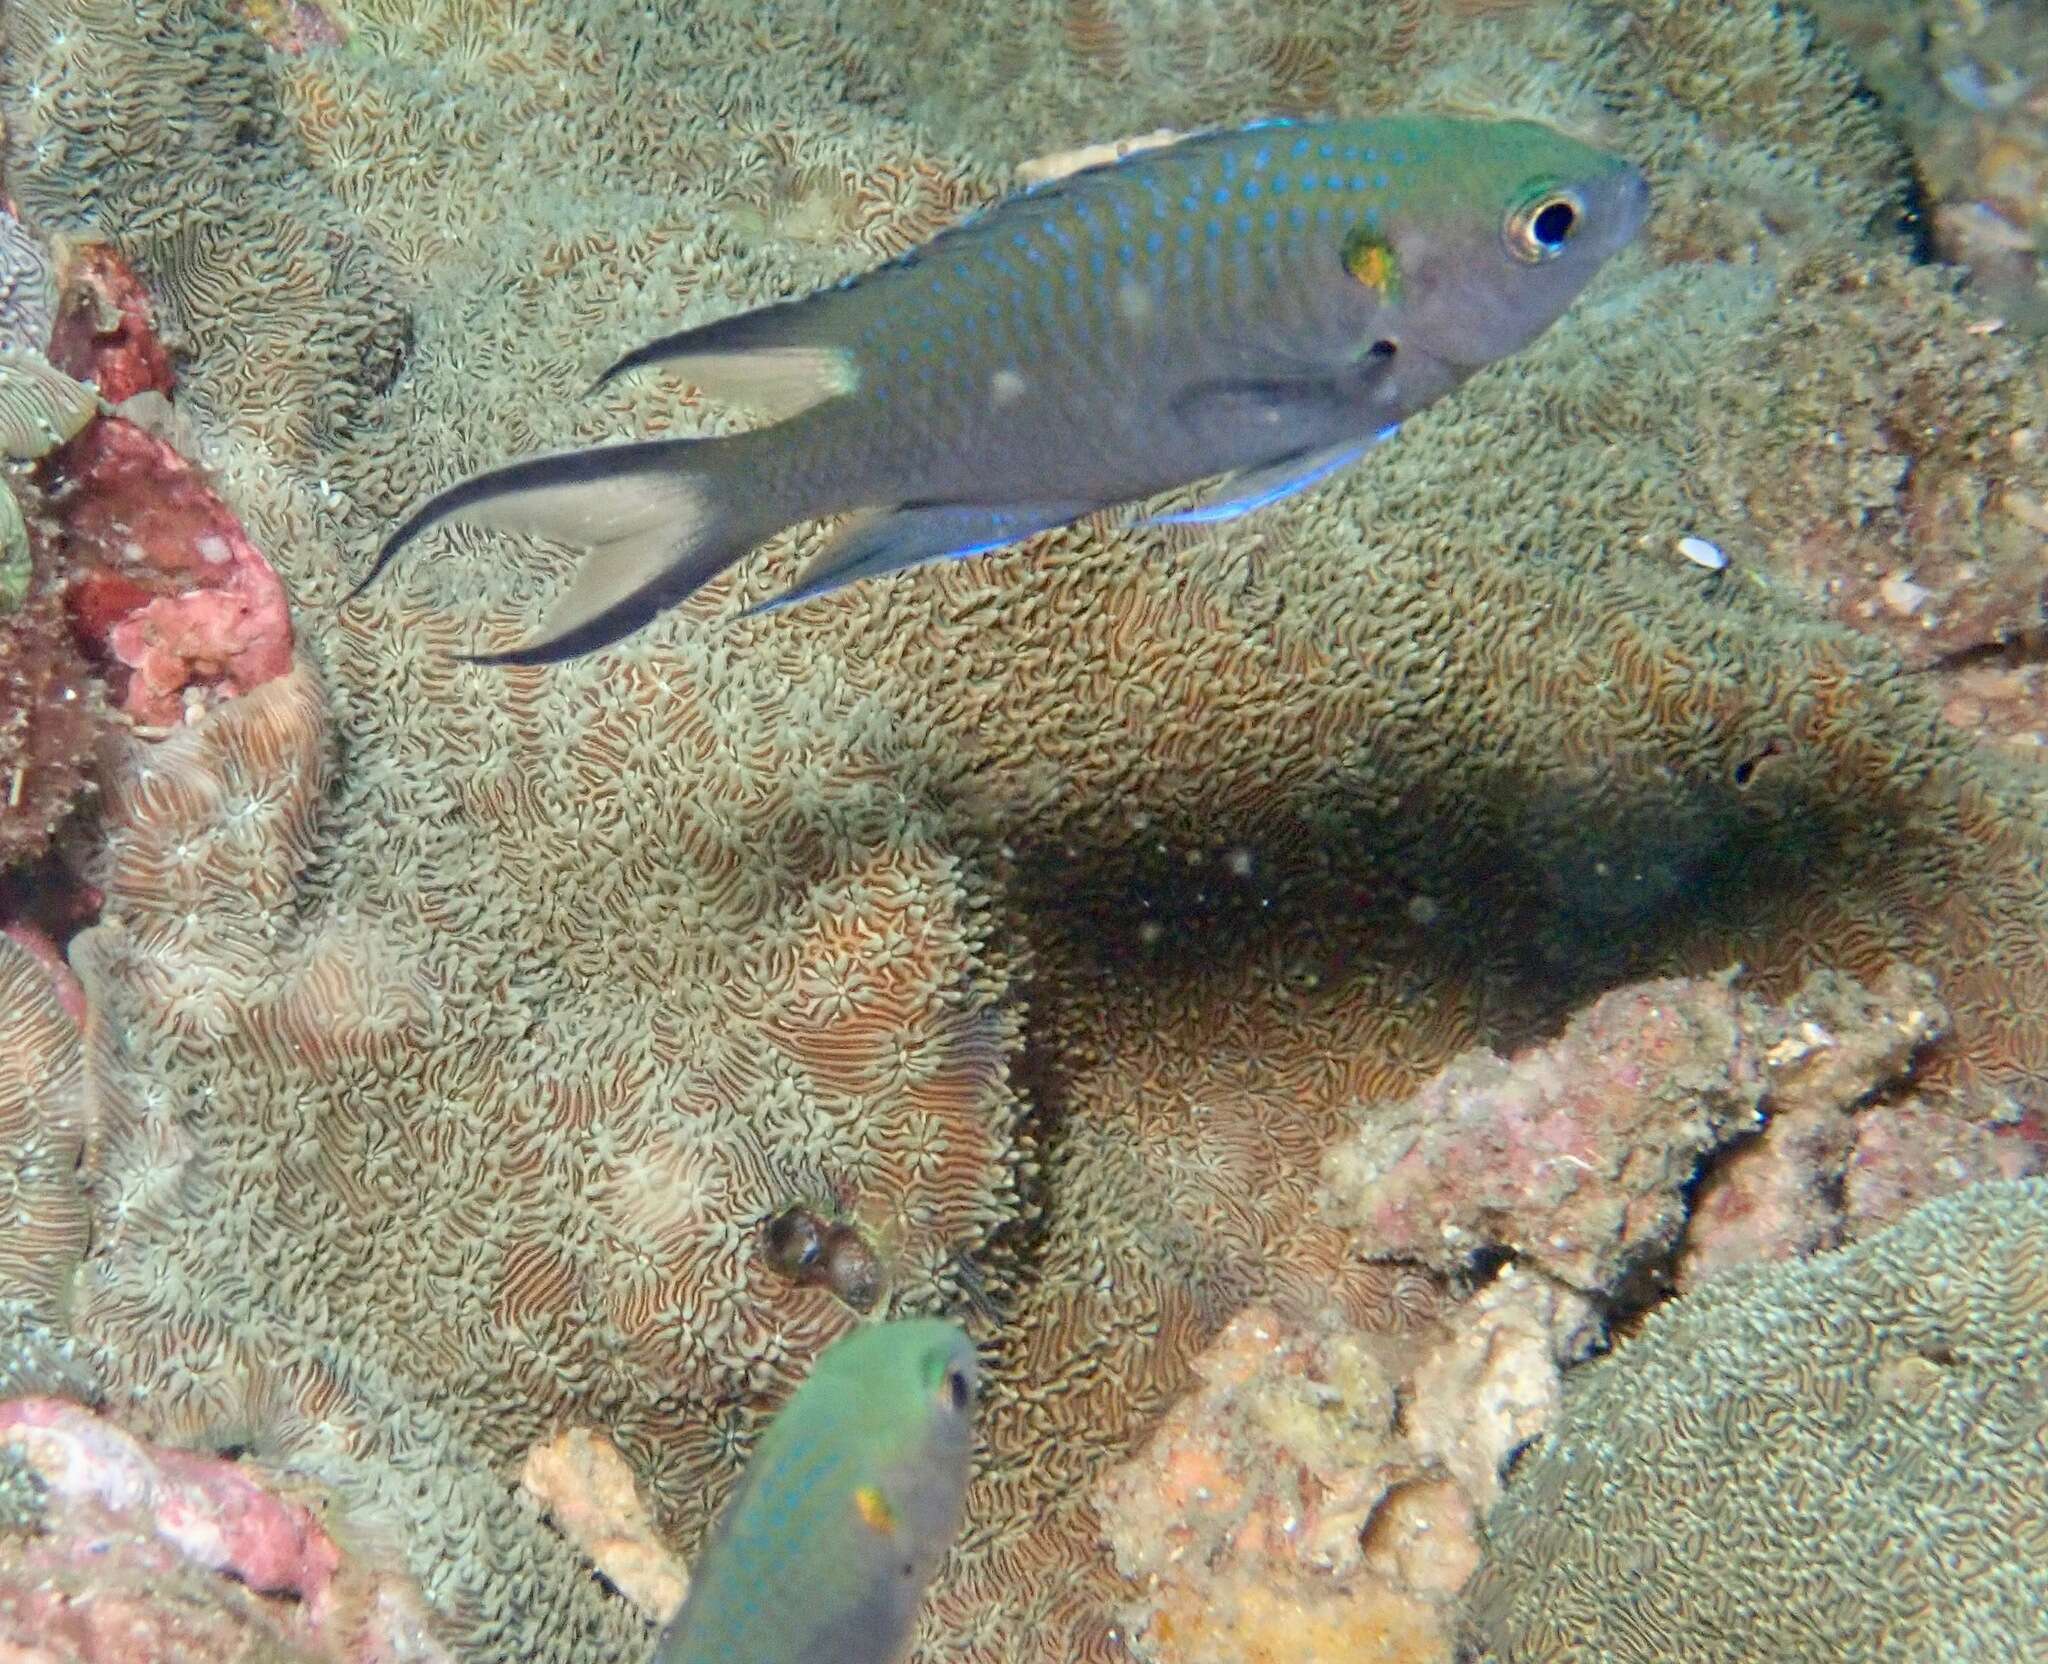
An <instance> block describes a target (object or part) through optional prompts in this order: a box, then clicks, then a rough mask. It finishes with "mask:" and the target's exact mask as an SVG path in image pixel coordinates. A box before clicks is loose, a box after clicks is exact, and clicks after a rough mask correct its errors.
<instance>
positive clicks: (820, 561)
mask: <svg viewBox="0 0 2048 1664" xmlns="http://www.w3.org/2000/svg"><path fill="white" fill-rule="evenodd" d="M1096 506H1097V505H1095V504H1093V503H1021V504H1015V505H1005V506H1002V507H996V508H989V507H984V506H981V505H976V504H962V503H940V504H929V503H927V504H910V505H907V506H905V507H902V508H897V509H886V510H870V511H869V512H867V513H865V514H862V515H857V516H855V518H854V519H852V520H850V521H849V522H848V523H847V524H846V525H845V526H843V527H841V528H840V530H839V532H838V534H837V535H836V536H835V537H833V538H832V540H831V541H830V542H829V543H827V544H826V545H825V547H824V548H823V549H821V550H819V551H818V554H817V557H816V558H815V559H814V560H812V562H811V563H810V565H808V566H806V567H805V568H804V569H803V571H802V572H801V573H799V574H798V576H797V580H796V582H795V583H793V584H791V585H790V587H789V588H788V589H787V590H785V591H784V592H783V593H782V594H780V595H778V596H776V597H775V598H774V599H773V600H770V601H763V602H761V603H760V604H759V605H757V606H753V607H749V608H748V609H747V613H746V614H745V615H743V616H750V615H752V614H754V613H760V612H773V611H775V610H776V609H777V608H780V607H787V606H793V605H794V604H795V603H796V602H798V601H807V600H809V599H810V598H811V597H812V596H814V595H823V594H826V593H827V592H828V591H831V590H835V589H839V588H841V587H843V586H844V585H846V584H850V583H855V582H858V581H859V580H860V579H862V578H872V577H876V576H878V575H879V574H881V573H884V572H896V571H900V570H902V569H903V568H904V567H907V566H922V565H924V564H925V563H926V562H927V561H935V560H962V559H965V558H966V557H967V556H969V555H979V554H985V553H987V552H988V551H989V550H991V549H1000V548H1001V547H1002V546H1003V545H1004V544H1006V543H1015V542H1017V541H1018V540H1019V539H1022V538H1026V537H1029V536H1031V534H1032V533H1034V532H1041V531H1044V530H1045V529H1046V528H1047V527H1049V526H1062V525H1065V524H1066V523H1067V522H1068V521H1069V520H1073V519H1077V518H1079V517H1080V516H1081V515H1083V514H1086V513H1087V512H1088V511H1089V510H1090V509H1091V508H1094V507H1096Z"/></svg>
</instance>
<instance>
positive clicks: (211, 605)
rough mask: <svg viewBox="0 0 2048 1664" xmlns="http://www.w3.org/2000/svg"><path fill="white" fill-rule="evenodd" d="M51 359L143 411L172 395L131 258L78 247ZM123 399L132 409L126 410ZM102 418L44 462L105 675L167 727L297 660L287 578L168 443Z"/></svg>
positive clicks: (88, 635)
mask: <svg viewBox="0 0 2048 1664" xmlns="http://www.w3.org/2000/svg"><path fill="white" fill-rule="evenodd" d="M50 359H51V362H52V363H54V364H56V365H57V367H58V368H60V369H62V370H63V371H64V372H65V373H66V374H68V375H72V376H75V377H77V378H79V379H80V380H82V381H91V382H93V383H94V384H95V385H96V386H97V387H98V389H99V393H100V397H101V399H102V400H104V401H105V402H106V403H107V404H109V405H119V406H121V407H122V408H123V409H124V410H125V411H127V412H129V415H134V416H137V417H142V416H144V415H145V407H148V408H153V409H154V410H158V411H160V410H162V409H163V408H164V401H165V400H166V399H168V397H169V395H170V393H171V391H172V389H173V386H174V381H173V376H172V372H171V365H170V359H169V356H168V355H167V354H166V353H165V351H164V348H163V345H162V343H161V342H160V341H159V340H158V339H157V336H156V330H155V325H154V321H153V319H152V316H151V312H150V306H149V300H148V297H147V294H146V293H145V291H144V289H143V287H142V285H141V283H140V282H139V281H138V280H137V278H136V276H135V274H134V273H133V272H132V271H130V270H129V269H128V267H127V265H126V264H125V263H124V262H123V261H122V260H121V258H120V256H119V255H117V254H115V253H114V252H113V250H111V249H109V248H107V247H105V246H104V245H99V244H88V245H84V246H82V247H80V248H77V249H74V250H72V251H70V254H69V256H68V259H67V262H66V266H65V270H64V287H63V296H62V300H61V302H60V305H59V309H58V316H57V323H56V328H55V331H54V334H53V336H52V339H51V345H50ZM124 401H133V403H132V404H131V403H126V402H124ZM129 415H115V414H109V415H103V416H101V417H99V418H98V419H97V420H95V421H94V422H92V423H91V425H89V426H88V427H87V428H86V429H85V431H84V432H83V433H81V434H79V435H78V437H77V438H75V439H73V440H72V441H71V442H70V443H69V444H67V445H66V446H64V447H63V449H61V450H60V451H58V452H56V453H55V454H54V455H53V456H51V457H50V458H49V459H48V460H47V461H46V462H45V463H44V465H43V469H42V473H41V476H40V478H41V483H42V485H43V486H44V488H45V490H46V491H47V493H48V496H49V500H50V505H51V509H52V512H53V514H54V516H55V519H56V523H57V525H58V528H59V536H60V549H61V561H62V564H63V568H64V571H65V572H66V574H67V576H68V579H69V585H70V587H69V591H68V597H67V600H68V606H69V609H70V614H71V621H72V627H73V629H74V631H75V632H76V633H77V635H78V638H79V640H80V642H81V643H82V644H83V645H84V647H85V648H86V650H87V651H88V652H89V653H91V654H93V655H94V656H95V657H96V658H97V659H98V660H99V661H100V663H101V664H102V665H103V666H104V667H105V668H106V670H107V672H108V676H109V680H110V681H111V683H112V684H113V686H112V693H113V697H114V701H115V703H116V704H117V705H119V707H120V708H121V709H123V710H125V711H127V712H128V714H129V715H130V716H132V717H134V718H135V719H136V720H137V721H138V722H142V723H148V724H153V725H160V726H161V725H169V724H172V723H175V722H178V721H180V720H181V719H182V718H183V716H184V714H185V704H186V698H185V695H186V692H187V690H188V689H191V688H194V687H200V688H214V689H217V690H218V691H219V692H221V693H222V694H224V695H233V694H237V693H246V692H248V691H249V689H251V688H253V687H258V686H260V685H261V684H262V683H264V682H267V681H269V680H270V679H271V678H272V677H273V676H281V675H283V674H284V672H285V671H286V670H288V669H289V668H290V667H291V658H292V630H291V618H290V613H289V610H288V608H287V605H286V599H285V592H284V585H283V584H282V583H281V582H280V581H279V579H278V576H277V574H276V572H274V571H273V570H272V569H271V566H270V563H269V562H268V561H267V560H265V559H264V558H263V556H262V554H261V553H259V552H258V550H257V549H256V546H255V545H254V544H253V543H252V542H251V541H250V539H249V536H248V534H247V533H246V532H245V531H244V530H243V529H242V523H241V520H240V519H239V518H238V517H237V516H236V515H235V513H234V512H233V511H232V510H231V509H230V508H228V506H227V505H226V504H225V503H223V502H222V501H221V499H220V497H219V496H218V495H217V494H216V493H215V492H214V490H213V488H212V487H211V486H210V485H209V484H208V483H207V481H206V479H205V477H204V475H203V474H202V473H201V472H200V470H199V469H198V468H196V467H195V466H194V465H193V464H192V463H191V462H189V461H187V460H186V459H185V458H184V457H182V456H180V455H179V454H178V452H177V450H176V449H175V447H173V446H172V445H171V444H170V443H169V442H167V441H166V440H164V439H163V438H161V437H159V436H158V435H157V434H155V433H153V432H151V431H149V429H148V428H147V427H145V426H144V425H142V422H141V421H139V420H131V419H129Z"/></svg>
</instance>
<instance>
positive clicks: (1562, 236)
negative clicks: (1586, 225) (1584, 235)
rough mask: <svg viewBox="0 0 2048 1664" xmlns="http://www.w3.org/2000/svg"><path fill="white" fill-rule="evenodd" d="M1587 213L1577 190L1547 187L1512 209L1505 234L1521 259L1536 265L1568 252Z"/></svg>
mask: <svg viewBox="0 0 2048 1664" xmlns="http://www.w3.org/2000/svg"><path fill="white" fill-rule="evenodd" d="M1585 217H1586V205H1585V203H1584V202H1582V201H1581V200H1580V199H1579V194H1578V193H1577V192H1576V191H1567V190H1545V191H1541V192H1539V193H1537V194H1536V195H1535V196H1532V197H1530V198H1529V199H1528V200H1527V201H1526V202H1523V203H1521V204H1520V205H1518V206H1517V207H1516V208H1514V209H1513V210H1512V211H1511V212H1510V213H1509V215H1508V219H1507V224H1506V225H1505V226H1503V227H1502V228H1501V236H1502V238H1503V240H1505V242H1506V243H1507V245H1508V252H1509V253H1510V254H1512V255H1513V256H1514V257H1515V258H1516V259H1517V260H1520V261H1523V262H1524V263H1526V264H1528V265H1535V264H1537V263H1538V262H1540V261H1544V260H1553V259H1555V258H1556V257H1557V256H1558V255H1560V254H1562V253H1564V250H1565V245H1566V244H1567V243H1569V242H1570V241H1571V240H1572V235H1573V233H1574V232H1576V231H1577V230H1578V229H1579V222H1580V221H1581V220H1583V219H1584V218H1585Z"/></svg>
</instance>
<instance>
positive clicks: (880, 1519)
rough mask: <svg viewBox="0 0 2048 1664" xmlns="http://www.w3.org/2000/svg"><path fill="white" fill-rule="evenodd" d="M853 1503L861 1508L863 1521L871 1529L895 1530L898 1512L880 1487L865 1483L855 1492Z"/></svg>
mask: <svg viewBox="0 0 2048 1664" xmlns="http://www.w3.org/2000/svg"><path fill="white" fill-rule="evenodd" d="M853 1505H854V1507H855V1508H857V1509H858V1510H860V1517H861V1523H862V1524H863V1525H865V1526H866V1527H867V1528H868V1529H869V1530H870V1531H894V1530H895V1529H896V1513H895V1510H894V1509H892V1508H891V1507H890V1506H889V1501H888V1498H886V1497H885V1496H883V1495H882V1493H881V1490H880V1489H879V1487H877V1486H874V1485H863V1486H861V1488H860V1489H859V1490H857V1491H855V1492H854V1493H853Z"/></svg>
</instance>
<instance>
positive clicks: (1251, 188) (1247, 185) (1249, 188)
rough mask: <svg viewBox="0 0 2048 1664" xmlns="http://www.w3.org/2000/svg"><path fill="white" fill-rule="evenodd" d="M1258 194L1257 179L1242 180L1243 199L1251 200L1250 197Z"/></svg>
mask: <svg viewBox="0 0 2048 1664" xmlns="http://www.w3.org/2000/svg"><path fill="white" fill-rule="evenodd" d="M1258 194H1259V182H1258V181H1257V180H1256V179H1247V180H1246V181H1245V182H1244V199H1245V201H1247V202H1249V201H1251V200H1252V198H1253V197H1255V196H1257V195H1258Z"/></svg>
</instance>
